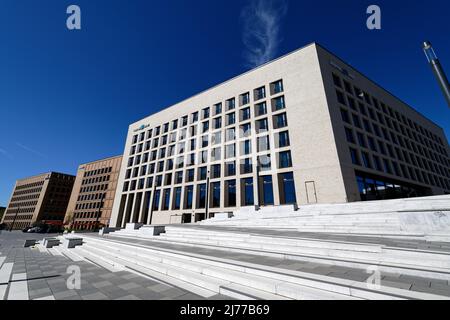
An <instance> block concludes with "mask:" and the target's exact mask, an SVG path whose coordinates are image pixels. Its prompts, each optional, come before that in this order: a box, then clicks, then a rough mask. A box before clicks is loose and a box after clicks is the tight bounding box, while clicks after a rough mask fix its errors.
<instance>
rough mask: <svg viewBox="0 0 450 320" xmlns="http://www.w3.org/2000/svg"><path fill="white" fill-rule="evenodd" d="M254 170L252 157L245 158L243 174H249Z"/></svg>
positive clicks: (242, 167)
mask: <svg viewBox="0 0 450 320" xmlns="http://www.w3.org/2000/svg"><path fill="white" fill-rule="evenodd" d="M252 172H253V166H252V159H251V158H247V159H244V160H243V163H242V164H241V174H247V173H252Z"/></svg>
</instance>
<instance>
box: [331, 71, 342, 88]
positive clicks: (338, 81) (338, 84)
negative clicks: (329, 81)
mask: <svg viewBox="0 0 450 320" xmlns="http://www.w3.org/2000/svg"><path fill="white" fill-rule="evenodd" d="M333 83H334V85H335V86H336V87H339V88H342V82H341V78H339V77H338V76H337V75H335V74H334V73H333Z"/></svg>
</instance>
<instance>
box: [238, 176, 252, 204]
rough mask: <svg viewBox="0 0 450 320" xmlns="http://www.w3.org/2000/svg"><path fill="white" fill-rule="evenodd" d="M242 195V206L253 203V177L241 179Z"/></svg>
mask: <svg viewBox="0 0 450 320" xmlns="http://www.w3.org/2000/svg"><path fill="white" fill-rule="evenodd" d="M241 181H242V188H241V190H243V197H242V200H243V201H242V202H243V205H244V206H252V205H254V204H255V199H254V190H253V178H246V179H242V180H241Z"/></svg>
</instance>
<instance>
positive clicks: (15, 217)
mask: <svg viewBox="0 0 450 320" xmlns="http://www.w3.org/2000/svg"><path fill="white" fill-rule="evenodd" d="M19 211H20V205H19V206H18V207H17V211H16V215H15V216H14V219H13V222H12V223H11V228H10V229H9V232H11V231H12V230H13V228H14V224H15V223H16V219H17V216H18V215H19Z"/></svg>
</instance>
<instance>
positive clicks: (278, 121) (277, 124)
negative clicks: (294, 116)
mask: <svg viewBox="0 0 450 320" xmlns="http://www.w3.org/2000/svg"><path fill="white" fill-rule="evenodd" d="M273 119H274V121H273V122H274V129H279V128H284V127H287V125H288V123H287V117H286V113H282V114H279V115H276V116H274V117H273Z"/></svg>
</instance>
